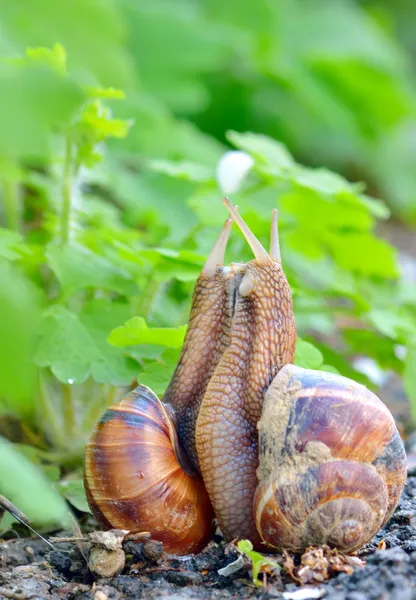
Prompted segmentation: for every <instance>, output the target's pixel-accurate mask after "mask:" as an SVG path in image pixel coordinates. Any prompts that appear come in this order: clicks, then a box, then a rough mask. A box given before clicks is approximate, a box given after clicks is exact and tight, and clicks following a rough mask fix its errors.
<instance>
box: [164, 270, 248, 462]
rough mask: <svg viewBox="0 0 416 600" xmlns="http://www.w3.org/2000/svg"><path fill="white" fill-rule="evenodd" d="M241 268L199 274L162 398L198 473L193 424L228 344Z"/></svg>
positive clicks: (181, 443)
mask: <svg viewBox="0 0 416 600" xmlns="http://www.w3.org/2000/svg"><path fill="white" fill-rule="evenodd" d="M243 268H244V265H242V266H241V268H240V267H234V268H230V267H218V268H216V270H215V272H214V274H212V275H211V274H207V273H206V272H205V271H203V272H202V273H201V275H200V277H199V278H198V281H197V283H196V285H195V290H194V294H193V300H192V307H191V314H190V317H189V324H188V329H187V333H186V336H185V341H184V345H183V348H182V352H181V356H180V358H179V362H178V365H177V367H176V369H175V372H174V374H173V377H172V379H171V382H170V384H169V387H168V389H167V390H166V393H165V395H164V397H163V400H164V402H166V403H169V404H170V405H171V406H172V407H173V409H174V412H175V425H176V430H177V434H178V438H179V443H180V445H181V446H182V448H183V449H184V450H185V452H186V454H187V456H188V459H189V460H190V462H191V464H192V466H193V468H194V469H195V470H197V471H199V461H198V455H197V450H196V443H195V427H196V420H197V417H198V413H199V409H200V406H201V402H202V399H203V397H204V394H205V391H206V389H207V386H208V383H209V380H210V378H211V377H212V374H213V372H214V370H215V367H216V366H217V364H218V362H219V360H220V358H221V357H222V355H223V353H224V350H225V349H226V348H227V346H228V345H229V343H230V333H231V318H232V313H233V308H234V297H235V291H236V288H238V285H239V282H240V281H241V278H242V276H243V273H242V270H243Z"/></svg>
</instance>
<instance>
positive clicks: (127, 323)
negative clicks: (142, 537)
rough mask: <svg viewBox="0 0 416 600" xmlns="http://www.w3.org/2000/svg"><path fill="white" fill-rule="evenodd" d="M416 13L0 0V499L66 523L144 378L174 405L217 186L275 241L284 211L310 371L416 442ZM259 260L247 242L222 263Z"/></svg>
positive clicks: (379, 6) (259, 4)
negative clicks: (90, 463)
mask: <svg viewBox="0 0 416 600" xmlns="http://www.w3.org/2000/svg"><path fill="white" fill-rule="evenodd" d="M415 19H416V5H415V4H414V3H413V2H411V1H410V0H396V1H395V2H394V3H393V2H388V1H387V0H385V1H383V0H378V1H365V2H364V1H363V2H358V1H353V0H339V1H337V0H320V1H317V0H309V1H308V2H302V1H301V0H287V1H286V0H282V1H281V2H275V1H273V0H256V2H253V1H251V0H238V1H237V0H228V1H227V2H224V0H222V1H219V0H175V2H172V1H168V0H152V1H149V0H147V1H146V0H118V1H117V2H116V1H115V0H114V1H112V0H73V1H72V2H65V1H63V0H38V1H37V2H35V3H34V2H31V1H29V0H14V1H13V2H10V1H9V0H0V55H1V57H2V60H1V61H0V90H1V93H0V189H1V197H0V210H1V212H0V225H1V228H0V436H1V437H0V464H1V465H2V466H3V467H2V469H0V494H4V495H7V496H8V497H9V498H10V499H11V500H12V501H15V502H16V503H17V504H18V505H19V506H20V508H21V509H23V510H24V511H25V512H26V513H27V515H28V516H29V517H30V518H31V519H32V520H33V521H34V522H35V523H37V524H38V525H41V526H42V525H44V526H49V527H50V526H53V524H55V523H63V522H64V521H65V518H66V514H67V508H66V507H67V505H66V504H64V503H63V502H62V500H61V496H60V495H59V493H58V492H60V493H61V494H62V495H63V496H64V497H65V498H66V499H67V500H69V502H70V503H71V505H72V507H73V508H75V509H76V510H77V511H81V512H82V511H87V510H88V509H87V506H86V502H85V497H84V495H83V487H82V481H81V465H82V455H83V448H84V445H85V442H86V440H87V439H88V435H89V434H90V432H91V429H92V427H93V426H94V423H95V422H96V420H97V418H98V417H99V415H100V414H101V413H102V411H103V410H104V408H105V407H106V406H107V405H108V404H109V403H110V402H112V401H114V400H115V399H117V398H118V397H119V396H120V395H121V394H122V393H123V392H124V391H125V390H127V389H129V387H131V386H132V385H134V384H135V382H136V381H137V380H138V381H141V382H143V383H146V384H147V385H150V386H151V387H152V388H153V389H154V390H155V392H157V393H158V394H160V395H162V394H163V392H164V389H165V388H166V385H167V382H168V381H169V378H170V376H171V374H172V371H173V368H174V366H175V364H176V361H177V358H178V353H179V350H180V346H181V343H182V340H183V335H184V331H185V327H186V321H187V316H188V311H189V304H190V296H191V293H192V288H193V284H194V281H195V279H196V277H197V275H198V273H199V271H200V269H201V266H202V265H203V263H204V260H205V258H206V255H207V252H208V251H209V249H210V247H211V245H212V243H213V241H214V239H215V237H216V235H217V234H218V231H219V228H220V226H221V224H222V223H223V221H224V218H225V216H226V215H225V210H224V208H223V207H222V204H221V201H220V200H221V195H222V194H223V193H229V194H230V196H231V199H232V201H233V202H234V203H237V204H238V205H239V206H240V213H241V214H242V216H243V217H244V218H245V219H246V220H247V222H248V223H249V225H250V227H251V228H252V229H253V231H254V232H255V234H256V235H258V236H259V238H260V239H261V240H262V241H263V242H264V243H267V236H268V230H269V222H270V214H271V209H272V208H273V207H278V208H279V215H280V216H279V219H280V237H281V247H282V256H283V264H284V269H285V272H286V274H287V276H288V278H289V281H290V284H291V287H292V290H293V295H294V302H295V310H296V321H297V326H298V331H299V341H298V348H297V357H296V361H297V363H298V364H300V365H303V366H305V367H310V368H316V369H324V370H331V371H335V372H339V373H342V374H343V375H346V376H349V377H352V378H354V379H356V380H358V381H360V382H363V383H364V384H366V385H367V386H369V387H371V388H372V389H374V390H375V391H377V392H378V393H379V394H380V395H381V397H382V398H383V399H384V400H385V401H386V402H387V404H388V405H389V406H390V408H391V409H392V411H393V412H394V414H395V416H397V417H398V418H399V419H400V422H401V431H402V433H403V435H407V434H408V433H409V432H411V431H412V428H413V419H414V418H415V417H416V368H415V359H416V308H415V304H416V303H415V300H416V242H415V236H414V228H415V227H416V86H415V82H416V66H415V59H416V42H415V40H416V36H415V26H414V23H415V22H416V21H415ZM236 150H238V151H240V152H243V153H245V154H235V153H234V154H228V153H229V152H230V151H234V152H235V151H236ZM243 163H245V164H247V165H251V166H250V168H248V169H247V172H245V173H244V174H243V172H242V169H243V167H242V165H243ZM243 175H244V176H243ZM249 258H250V253H249V251H248V249H247V248H246V246H245V244H244V242H243V240H242V238H241V236H240V235H239V234H238V233H237V232H234V233H233V236H232V241H231V243H230V246H229V251H228V252H227V259H228V260H235V261H239V260H247V259H249ZM11 465H13V466H11ZM11 472H13V473H14V474H15V476H14V478H13V479H12V478H11V477H10V474H11ZM35 481H37V482H38V485H36V484H35V483H34V482H35ZM39 482H40V484H39ZM42 482H43V483H42ZM22 488H23V489H24V491H25V493H24V494H22ZM28 489H30V490H31V491H32V493H29V494H28V493H27V492H28ZM11 522H12V521H11V518H9V517H3V520H2V522H1V527H2V529H3V531H5V530H7V529H8V528H9V527H10V526H11Z"/></svg>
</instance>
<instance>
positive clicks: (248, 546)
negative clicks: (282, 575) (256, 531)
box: [237, 540, 282, 587]
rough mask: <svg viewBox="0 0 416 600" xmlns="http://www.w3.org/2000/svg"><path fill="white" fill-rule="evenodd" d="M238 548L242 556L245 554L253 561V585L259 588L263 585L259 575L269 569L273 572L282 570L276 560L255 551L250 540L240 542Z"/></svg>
mask: <svg viewBox="0 0 416 600" xmlns="http://www.w3.org/2000/svg"><path fill="white" fill-rule="evenodd" d="M237 548H238V549H239V550H240V552H241V553H242V554H244V555H245V556H247V558H248V559H249V560H251V564H252V576H253V583H254V584H255V585H257V586H259V587H261V586H262V585H263V583H261V582H260V581H259V580H258V577H259V574H260V573H261V572H266V571H267V567H269V568H270V569H271V570H273V569H279V570H280V569H281V568H282V567H281V566H280V565H279V564H278V563H277V562H275V561H274V560H271V559H270V558H268V557H267V556H265V555H264V554H260V552H256V551H255V550H253V544H252V543H251V542H250V540H240V541H239V542H238V544H237Z"/></svg>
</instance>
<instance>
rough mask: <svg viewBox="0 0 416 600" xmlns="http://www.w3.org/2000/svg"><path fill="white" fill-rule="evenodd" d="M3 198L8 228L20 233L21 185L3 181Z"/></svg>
mask: <svg viewBox="0 0 416 600" xmlns="http://www.w3.org/2000/svg"><path fill="white" fill-rule="evenodd" d="M3 198H4V208H5V213H6V222H7V227H8V228H9V229H12V230H13V231H19V226H20V202H19V185H18V183H17V182H16V181H13V180H11V179H5V180H3Z"/></svg>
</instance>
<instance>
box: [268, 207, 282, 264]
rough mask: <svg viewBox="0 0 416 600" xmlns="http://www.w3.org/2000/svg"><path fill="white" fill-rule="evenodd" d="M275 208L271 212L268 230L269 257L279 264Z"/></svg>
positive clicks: (276, 213)
mask: <svg viewBox="0 0 416 600" xmlns="http://www.w3.org/2000/svg"><path fill="white" fill-rule="evenodd" d="M277 216H278V211H277V208H274V209H273V210H272V224H271V228H270V256H271V257H272V259H273V260H276V261H277V262H279V263H281V262H282V259H281V256H280V244H279V231H278V226H277Z"/></svg>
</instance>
